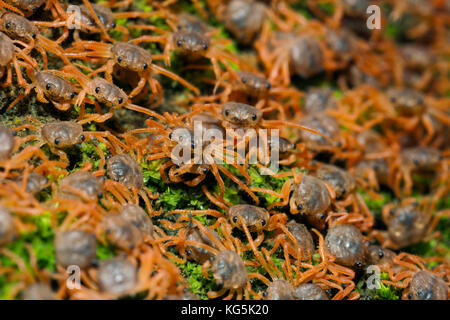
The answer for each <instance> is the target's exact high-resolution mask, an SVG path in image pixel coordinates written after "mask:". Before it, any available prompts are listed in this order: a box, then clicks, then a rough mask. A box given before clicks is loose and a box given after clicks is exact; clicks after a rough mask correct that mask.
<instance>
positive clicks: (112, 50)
mask: <svg viewBox="0 0 450 320" xmlns="http://www.w3.org/2000/svg"><path fill="white" fill-rule="evenodd" d="M135 42H136V41H135ZM66 56H68V57H71V58H78V59H85V60H88V61H89V60H90V59H92V58H103V59H106V60H107V61H106V63H105V64H104V65H103V66H101V67H100V68H98V69H97V70H95V71H94V72H92V73H91V74H90V75H91V76H92V75H96V74H98V73H101V72H104V73H105V78H106V79H107V80H108V81H109V83H110V82H112V75H113V74H114V66H115V65H118V66H120V67H121V68H124V69H127V70H131V71H133V72H135V73H137V74H138V75H139V78H140V79H139V82H138V85H137V86H136V87H135V88H134V89H133V90H132V91H131V92H130V94H129V96H128V98H130V99H131V98H134V97H135V96H136V95H137V94H138V93H140V92H141V91H142V89H143V88H144V86H145V84H146V83H147V82H148V84H149V85H150V88H151V90H152V97H153V98H154V97H155V96H156V95H158V99H159V100H158V102H161V99H162V89H161V85H160V83H159V82H158V81H157V80H155V79H154V78H153V77H152V72H154V73H160V74H163V75H165V76H166V77H169V78H171V79H173V80H175V81H178V82H180V83H181V84H182V85H184V86H186V87H187V88H189V89H190V90H192V91H193V92H194V93H195V94H197V95H198V94H199V91H198V89H197V88H196V87H194V86H193V85H191V84H190V83H189V82H187V81H186V80H184V79H183V78H181V77H180V76H178V75H177V74H175V73H173V72H170V71H168V70H166V69H164V68H162V67H160V66H158V65H156V64H154V63H153V58H152V54H151V53H150V52H149V51H147V50H145V49H143V48H141V47H139V46H138V45H137V44H135V43H132V42H116V43H114V44H106V43H102V42H93V41H80V42H77V43H74V44H73V47H72V48H71V49H70V51H67V52H66ZM96 79H100V78H96ZM94 80H95V79H94ZM97 81H100V80H97ZM84 82H86V81H84ZM104 82H105V81H104ZM99 84H100V83H99ZM103 85H104V86H105V84H103ZM94 88H95V86H92V88H91V89H89V90H88V91H89V92H90V91H92V90H93V89H94ZM89 94H92V93H91V92H90V93H89ZM122 98H123V99H124V100H123V102H125V101H126V98H125V97H122ZM119 104H122V103H119Z"/></svg>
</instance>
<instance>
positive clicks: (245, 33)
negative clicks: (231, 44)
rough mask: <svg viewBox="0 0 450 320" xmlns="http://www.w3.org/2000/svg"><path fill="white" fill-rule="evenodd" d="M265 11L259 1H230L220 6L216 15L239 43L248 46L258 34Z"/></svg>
mask: <svg viewBox="0 0 450 320" xmlns="http://www.w3.org/2000/svg"><path fill="white" fill-rule="evenodd" d="M267 11H268V8H267V6H266V5H265V4H264V3H261V2H259V1H253V0H250V1H248V0H232V1H230V2H229V3H227V4H222V5H220V6H219V10H218V12H217V13H216V14H217V16H218V17H219V19H220V20H223V22H224V26H225V28H227V30H229V31H230V32H231V33H232V34H233V36H234V37H235V38H236V40H237V41H238V42H239V43H242V44H246V45H249V44H251V43H252V42H253V41H254V39H255V38H256V36H257V35H258V34H259V33H260V31H261V29H262V25H263V22H264V20H265V19H266V17H267V14H268V12H267Z"/></svg>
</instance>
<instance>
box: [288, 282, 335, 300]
mask: <svg viewBox="0 0 450 320" xmlns="http://www.w3.org/2000/svg"><path fill="white" fill-rule="evenodd" d="M295 295H296V298H297V299H298V300H329V298H328V295H327V294H326V292H325V291H324V290H323V289H322V288H321V287H319V286H318V285H317V284H314V283H303V284H300V285H298V286H297V287H296V288H295Z"/></svg>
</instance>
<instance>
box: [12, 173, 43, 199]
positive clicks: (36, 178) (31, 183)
mask: <svg viewBox="0 0 450 320" xmlns="http://www.w3.org/2000/svg"><path fill="white" fill-rule="evenodd" d="M24 180H26V181H24ZM16 181H17V183H19V184H20V183H24V185H25V190H26V191H27V192H29V193H31V194H37V193H38V192H40V191H41V190H42V189H44V188H45V187H46V186H47V185H48V183H49V180H48V179H47V177H44V176H42V175H41V174H39V173H37V172H29V173H28V174H27V175H25V174H23V175H21V176H20V177H18V178H17V180H16Z"/></svg>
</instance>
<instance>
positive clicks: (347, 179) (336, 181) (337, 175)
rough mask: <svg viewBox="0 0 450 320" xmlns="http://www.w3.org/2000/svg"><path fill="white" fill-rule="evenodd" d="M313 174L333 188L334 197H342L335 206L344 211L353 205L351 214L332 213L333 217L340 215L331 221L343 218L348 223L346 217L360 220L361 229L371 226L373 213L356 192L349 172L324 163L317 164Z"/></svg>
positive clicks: (354, 181)
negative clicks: (317, 166)
mask: <svg viewBox="0 0 450 320" xmlns="http://www.w3.org/2000/svg"><path fill="white" fill-rule="evenodd" d="M315 176H316V177H317V178H319V179H321V180H323V181H325V182H326V183H327V184H328V185H329V186H330V187H331V188H332V189H333V191H334V194H335V195H336V199H342V200H341V201H338V202H336V207H338V208H342V209H344V211H345V208H346V207H348V206H349V205H352V207H353V210H352V213H351V214H348V213H345V214H343V215H342V214H340V213H337V214H332V215H333V217H334V216H341V217H340V218H338V219H337V220H336V221H334V222H333V223H336V222H337V221H340V222H342V221H344V220H345V221H347V223H350V222H349V221H350V220H348V219H355V220H354V221H355V222H356V221H358V220H359V221H361V220H362V225H360V226H359V228H360V229H361V230H369V229H370V228H372V226H373V223H374V218H373V215H372V213H371V212H370V210H369V208H368V207H367V205H366V203H365V202H364V199H363V198H362V197H361V195H360V194H359V193H358V192H356V179H355V178H354V177H353V176H352V175H351V174H350V173H349V172H347V171H345V170H343V169H341V168H338V167H336V166H334V165H328V164H324V165H321V166H319V168H318V169H317V170H316V172H315ZM360 213H362V214H363V216H361V215H360ZM355 216H356V218H355Z"/></svg>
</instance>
